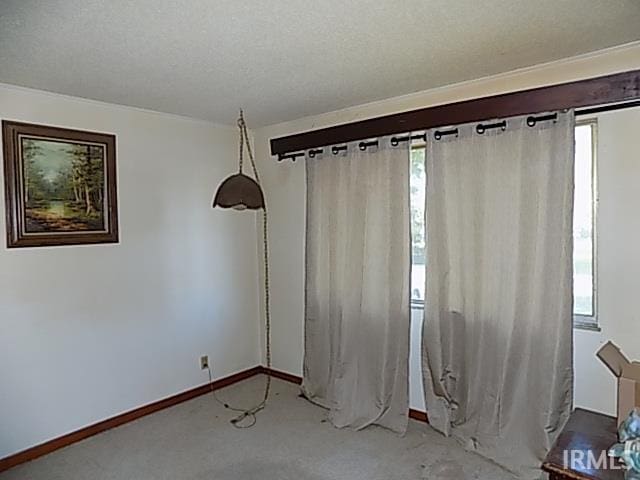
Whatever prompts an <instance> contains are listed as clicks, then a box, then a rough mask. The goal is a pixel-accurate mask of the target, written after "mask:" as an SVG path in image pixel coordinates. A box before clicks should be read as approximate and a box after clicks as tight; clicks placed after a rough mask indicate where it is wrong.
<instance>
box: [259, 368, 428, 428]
mask: <svg viewBox="0 0 640 480" xmlns="http://www.w3.org/2000/svg"><path fill="white" fill-rule="evenodd" d="M261 370H262V371H261V373H264V374H265V375H271V376H272V377H273V378H279V379H280V380H284V381H286V382H291V383H295V384H297V385H300V384H301V383H302V377H299V376H298V375H292V374H291V373H287V372H283V371H281V370H275V369H273V368H267V367H261ZM409 418H413V419H414V420H417V421H419V422H424V423H429V418H428V417H427V412H423V411H422V410H416V409H414V408H410V409H409Z"/></svg>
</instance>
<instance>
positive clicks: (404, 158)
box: [302, 138, 410, 433]
mask: <svg viewBox="0 0 640 480" xmlns="http://www.w3.org/2000/svg"><path fill="white" fill-rule="evenodd" d="M328 150H329V149H327V148H325V151H328ZM306 167H307V232H306V295H305V296H306V298H305V301H306V306H305V357H304V381H303V385H302V388H303V392H304V393H305V395H306V396H307V397H308V398H309V399H310V400H312V401H314V402H316V403H318V404H320V405H322V406H324V407H326V408H328V409H329V410H330V415H329V418H330V420H331V422H332V423H333V424H334V425H335V426H337V427H350V428H354V429H362V428H365V427H367V426H368V425H371V424H377V425H381V426H383V427H387V428H389V429H391V430H394V431H396V432H399V433H404V432H405V430H406V428H407V422H408V410H409V405H408V389H409V388H408V357H409V327H410V324H409V321H410V319H409V313H410V312H409V276H410V234H409V221H410V218H409V146H408V145H407V144H406V142H405V144H404V145H400V146H398V147H392V146H391V145H390V142H389V138H380V139H379V147H377V148H368V149H367V150H366V151H365V152H362V151H360V150H359V148H358V145H357V144H356V143H354V144H349V145H348V151H347V153H345V154H340V155H333V154H331V153H330V152H327V153H325V154H324V155H320V156H315V157H314V158H313V159H308V160H307V162H306Z"/></svg>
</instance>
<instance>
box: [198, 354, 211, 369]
mask: <svg viewBox="0 0 640 480" xmlns="http://www.w3.org/2000/svg"><path fill="white" fill-rule="evenodd" d="M207 368H209V355H202V356H201V357H200V369H202V370H206V369H207Z"/></svg>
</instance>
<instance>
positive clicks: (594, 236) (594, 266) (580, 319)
mask: <svg viewBox="0 0 640 480" xmlns="http://www.w3.org/2000/svg"><path fill="white" fill-rule="evenodd" d="M579 126H589V127H591V195H592V199H593V200H592V205H591V209H592V213H591V223H592V227H591V242H592V250H591V272H592V282H591V295H592V309H593V310H592V315H583V314H578V313H575V312H574V313H573V327H574V328H576V329H580V330H591V331H596V332H599V331H600V324H599V321H598V204H599V203H600V197H599V194H598V120H597V118H595V117H592V118H586V119H583V120H579V121H576V123H575V128H577V127H579Z"/></svg>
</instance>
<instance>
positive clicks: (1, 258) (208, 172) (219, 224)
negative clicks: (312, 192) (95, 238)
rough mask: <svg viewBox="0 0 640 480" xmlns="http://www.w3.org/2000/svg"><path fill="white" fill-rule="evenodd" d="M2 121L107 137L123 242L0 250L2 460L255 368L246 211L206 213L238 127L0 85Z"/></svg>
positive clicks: (250, 225) (229, 167)
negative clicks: (113, 145) (202, 362)
mask: <svg viewBox="0 0 640 480" xmlns="http://www.w3.org/2000/svg"><path fill="white" fill-rule="evenodd" d="M0 118H2V119H6V120H19V121H25V122H34V123H42V124H48V125H58V126H64V127H69V128H77V129H84V130H94V131H99V132H108V133H115V134H116V135H117V166H118V190H119V208H120V233H121V241H120V243H119V244H116V245H97V246H80V247H54V248H31V249H13V250H8V249H6V248H5V246H4V245H2V246H1V247H0V458H2V457H4V456H6V455H9V454H11V453H14V452H16V451H19V450H23V449H25V448H28V447H30V446H32V445H34V444H38V443H41V442H43V441H46V440H48V439H50V438H52V437H57V436H60V435H62V434H64V433H67V432H69V431H73V430H75V429H78V428H80V427H83V426H86V425H88V424H91V423H94V422H96V421H99V420H102V419H104V418H107V417H111V416H113V415H116V414H118V413H121V412H123V411H126V410H130V409H132V408H135V407H138V406H140V405H143V404H146V403H149V402H152V401H155V400H158V399H161V398H163V397H167V396H170V395H173V394H175V393H178V392H180V391H183V390H187V389H190V388H192V387H194V386H197V385H200V384H203V383H205V382H206V380H207V377H206V373H205V372H202V371H201V370H200V368H199V356H200V355H201V354H208V355H209V356H210V360H211V362H212V366H213V369H214V373H215V376H216V377H220V376H225V375H229V374H231V373H234V372H237V371H239V370H243V369H246V368H249V367H253V366H255V365H257V364H258V363H260V356H259V343H258V335H259V330H258V278H257V276H258V272H257V270H256V265H257V262H256V254H257V250H256V243H255V242H256V234H257V233H256V228H255V225H256V224H255V214H252V213H249V212H245V213H242V214H238V213H231V212H229V211H221V210H213V209H212V208H211V200H212V196H213V193H214V189H215V187H216V186H217V185H218V183H219V182H220V181H221V180H222V178H223V177H225V176H226V175H228V174H229V173H232V172H233V171H234V170H235V169H236V168H237V166H236V163H235V162H236V156H237V153H236V150H237V144H236V142H237V139H236V129H235V128H232V127H217V126H214V125H213V124H210V123H206V122H199V121H193V120H189V119H185V118H180V117H176V116H170V115H162V114H157V113H153V112H146V111H142V110H137V109H132V108H126V107H121V106H115V105H108V104H104V103H98V102H92V101H86V100H81V99H73V98H69V97H63V96H58V95H52V94H47V93H44V92H38V91H33V90H26V89H20V88H14V87H8V86H0ZM0 183H1V182H0ZM2 199H4V196H2ZM3 203H4V200H0V211H4V205H3ZM2 218H4V215H2ZM0 231H1V232H4V231H5V227H4V221H3V220H0ZM2 235H3V236H4V233H2Z"/></svg>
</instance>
